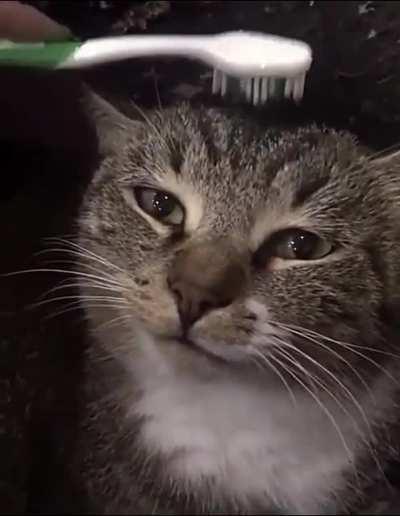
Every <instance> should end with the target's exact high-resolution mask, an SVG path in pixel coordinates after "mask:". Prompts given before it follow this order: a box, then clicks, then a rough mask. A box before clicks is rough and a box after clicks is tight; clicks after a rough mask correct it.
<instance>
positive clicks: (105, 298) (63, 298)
mask: <svg viewBox="0 0 400 516" xmlns="http://www.w3.org/2000/svg"><path fill="white" fill-rule="evenodd" d="M67 299H77V300H79V301H81V302H82V303H83V302H85V301H110V302H111V301H117V302H119V303H121V304H123V305H124V306H127V305H128V302H127V301H126V300H125V299H123V298H121V297H113V296H82V295H80V294H77V295H71V296H60V297H54V298H52V299H45V300H44V301H39V302H38V303H34V304H33V305H29V306H30V307H31V308H38V307H39V306H43V305H47V304H49V303H55V302H58V301H66V300H67Z"/></svg>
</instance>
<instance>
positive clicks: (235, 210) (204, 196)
mask: <svg viewBox="0 0 400 516" xmlns="http://www.w3.org/2000/svg"><path fill="white" fill-rule="evenodd" d="M90 104H91V108H90V113H91V116H92V118H93V120H94V121H95V123H96V126H97V129H98V135H99V141H100V151H101V153H102V162H101V166H100V168H99V170H98V172H97V174H96V176H95V178H94V180H93V182H92V184H91V186H90V188H89V191H88V193H87V196H86V199H85V202H84V207H83V210H82V213H81V217H80V237H79V240H78V242H77V244H72V245H69V244H68V247H69V248H70V249H71V250H72V251H73V252H75V253H78V254H79V262H80V271H81V272H83V273H87V274H92V275H96V276H98V277H100V279H94V278H93V277H92V278H91V277H82V279H81V297H82V303H83V305H84V307H85V310H86V313H87V315H88V319H89V321H90V325H91V329H92V334H91V338H90V345H89V348H88V352H87V367H86V371H87V373H86V387H85V393H84V395H83V398H82V408H83V419H82V428H81V441H80V448H79V449H78V453H77V456H76V458H75V461H74V468H75V469H74V474H75V475H76V476H77V478H78V479H79V482H81V483H82V485H83V486H84V488H85V490H86V493H87V496H88V499H89V500H90V508H91V510H94V511H96V512H104V513H125V514H127V513H130V514H133V513H143V512H146V511H154V512H155V513H157V512H158V513H166V512H168V511H170V512H171V513H175V514H176V513H205V514H207V513H227V512H229V511H234V512H238V513H246V514H254V513H263V514H265V513H268V512H290V513H301V514H303V513H304V514H305V513H308V512H311V513H315V514H319V513H321V512H340V511H345V510H348V511H350V510H351V509H353V507H354V506H355V505H356V504H357V503H358V502H359V500H360V498H361V499H362V498H363V497H364V495H366V494H367V490H368V489H367V488H369V487H370V485H372V483H373V482H375V481H377V479H378V480H379V481H381V480H382V469H383V468H384V467H385V464H386V462H387V460H388V459H389V457H391V456H392V455H393V454H394V453H395V452H396V450H395V449H394V448H393V446H392V442H391V439H392V437H393V431H394V430H393V429H394V427H395V425H396V423H397V413H398V411H397V408H396V403H395V400H396V397H397V395H398V384H397V381H396V378H394V377H395V376H396V371H397V369H398V357H397V349H396V348H397V331H396V322H397V321H396V318H397V310H398V303H399V293H400V290H399V287H400V283H399V272H400V269H399V267H400V260H399V258H400V256H399V244H398V242H399V227H398V217H399V192H400V190H399V179H398V170H399V164H400V158H399V157H398V155H396V154H393V155H391V156H386V157H385V158H378V157H371V156H369V154H368V151H366V150H365V149H364V148H362V147H361V146H359V145H358V144H357V142H356V141H355V140H354V138H353V137H352V136H351V135H349V134H346V133H338V132H335V131H332V130H326V129H321V128H317V127H314V126H311V127H304V128H296V129H287V130H285V129H282V128H277V127H268V126H265V127H263V126H262V125H260V123H259V122H256V121H255V120H254V119H252V117H251V116H248V115H240V114H238V113H237V112H235V111H232V110H220V109H208V108H193V107H190V106H189V105H186V104H185V105H180V106H178V107H174V108H169V109H165V110H163V111H161V112H151V113H148V114H146V115H145V116H143V117H141V118H142V119H141V120H137V119H136V120H131V119H127V118H125V116H123V115H121V114H119V113H117V112H116V111H114V110H113V109H112V108H111V107H110V106H107V105H106V104H105V103H103V102H102V101H101V100H100V99H96V98H93V100H91V101H90ZM136 184H145V185H147V186H154V187H156V188H159V189H161V190H167V191H169V192H171V193H173V194H175V195H176V197H177V198H178V199H179V200H180V201H181V202H182V204H183V205H184V206H185V209H186V220H187V226H186V228H185V234H184V236H182V237H180V238H177V237H176V236H175V235H173V234H171V232H169V231H168V230H166V229H165V228H164V227H162V226H161V225H159V224H158V223H156V222H154V221H152V220H151V219H150V218H149V217H147V216H145V215H144V214H142V213H140V211H139V210H138V209H137V208H136V207H135V202H134V199H133V197H132V195H131V193H130V192H131V188H132V187H133V186H134V185H136ZM291 226H295V227H301V228H305V229H308V230H311V231H314V232H317V233H319V234H321V235H322V236H324V237H325V238H326V239H328V240H329V241H331V242H332V243H334V245H335V251H334V252H333V253H332V254H331V255H329V256H327V257H326V258H323V259H321V260H318V261H314V262H300V263H299V262H282V261H279V260H275V261H273V262H272V263H270V264H269V265H268V266H266V268H265V270H256V269H252V270H251V281H250V285H249V287H248V289H247V291H246V292H245V293H244V294H243V295H242V296H241V297H240V299H237V300H236V301H235V302H234V303H233V304H231V305H230V306H228V307H226V308H224V309H220V310H216V311H212V312H210V314H209V315H207V316H206V317H204V318H202V319H200V321H199V322H198V323H197V324H196V325H195V326H194V328H193V331H192V339H193V340H194V341H195V342H196V343H197V344H198V345H199V346H200V347H202V348H203V349H204V350H207V351H208V352H209V353H212V354H215V355H216V356H218V357H219V358H222V359H223V363H221V362H220V361H219V360H215V361H214V360H210V359H209V358H207V357H206V356H205V355H204V354H201V353H198V352H197V351H196V350H194V349H190V348H188V347H187V346H185V345H182V344H181V343H179V342H177V341H175V340H174V337H175V336H176V335H177V334H178V333H179V317H178V313H177V309H176V305H175V303H174V299H173V297H172V296H171V292H170V291H169V290H168V288H167V284H166V275H167V271H168V267H169V266H170V264H171V262H172V261H173V260H174V256H175V255H176V253H177V252H178V251H179V250H180V249H182V248H185V246H190V245H191V244H192V243H194V242H196V243H199V242H200V243H201V242H202V241H209V240H210V239H211V240H213V239H215V240H217V239H219V238H225V239H227V241H229V245H230V246H233V248H235V249H239V250H240V251H241V252H244V253H247V254H248V255H249V256H251V255H252V254H253V253H255V251H256V250H257V248H258V247H259V246H260V245H261V244H262V243H263V242H265V241H266V240H267V239H268V238H269V237H270V236H271V235H272V234H273V233H274V232H276V231H278V230H280V229H284V228H287V227H291ZM90 296H95V297H96V296H102V297H103V296H110V297H109V299H108V300H107V299H106V298H102V299H95V298H91V297H90ZM167 339H171V340H167ZM282 346H285V347H282ZM282 350H283V351H282ZM273 357H275V358H273ZM299 380H300V381H299Z"/></svg>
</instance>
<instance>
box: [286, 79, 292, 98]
mask: <svg viewBox="0 0 400 516" xmlns="http://www.w3.org/2000/svg"><path fill="white" fill-rule="evenodd" d="M293 84H294V79H286V81H285V93H284V96H285V99H290V98H291V96H292V93H293Z"/></svg>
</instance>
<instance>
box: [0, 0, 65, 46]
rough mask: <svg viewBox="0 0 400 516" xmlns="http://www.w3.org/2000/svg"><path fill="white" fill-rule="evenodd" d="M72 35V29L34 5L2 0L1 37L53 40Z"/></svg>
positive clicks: (0, 9) (25, 39) (13, 39)
mask: <svg viewBox="0 0 400 516" xmlns="http://www.w3.org/2000/svg"><path fill="white" fill-rule="evenodd" d="M70 36H71V32H70V30H69V29H68V28H67V27H65V26H63V25H60V24H59V23H57V22H55V21H54V20H52V19H50V18H49V17H48V16H46V15H45V14H43V13H41V12H40V11H38V10H37V9H35V8H34V7H32V6H30V5H27V4H23V3H21V2H17V1H4V0H3V1H0V38H3V39H10V40H12V41H51V40H62V39H64V38H68V37H70Z"/></svg>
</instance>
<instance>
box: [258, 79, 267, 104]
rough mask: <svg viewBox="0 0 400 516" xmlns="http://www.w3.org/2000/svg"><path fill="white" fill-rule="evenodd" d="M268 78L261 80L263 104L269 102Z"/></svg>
mask: <svg viewBox="0 0 400 516" xmlns="http://www.w3.org/2000/svg"><path fill="white" fill-rule="evenodd" d="M268 82H269V81H268V78H267V77H263V78H262V80H261V94H260V100H261V104H265V103H266V102H267V100H268Z"/></svg>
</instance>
